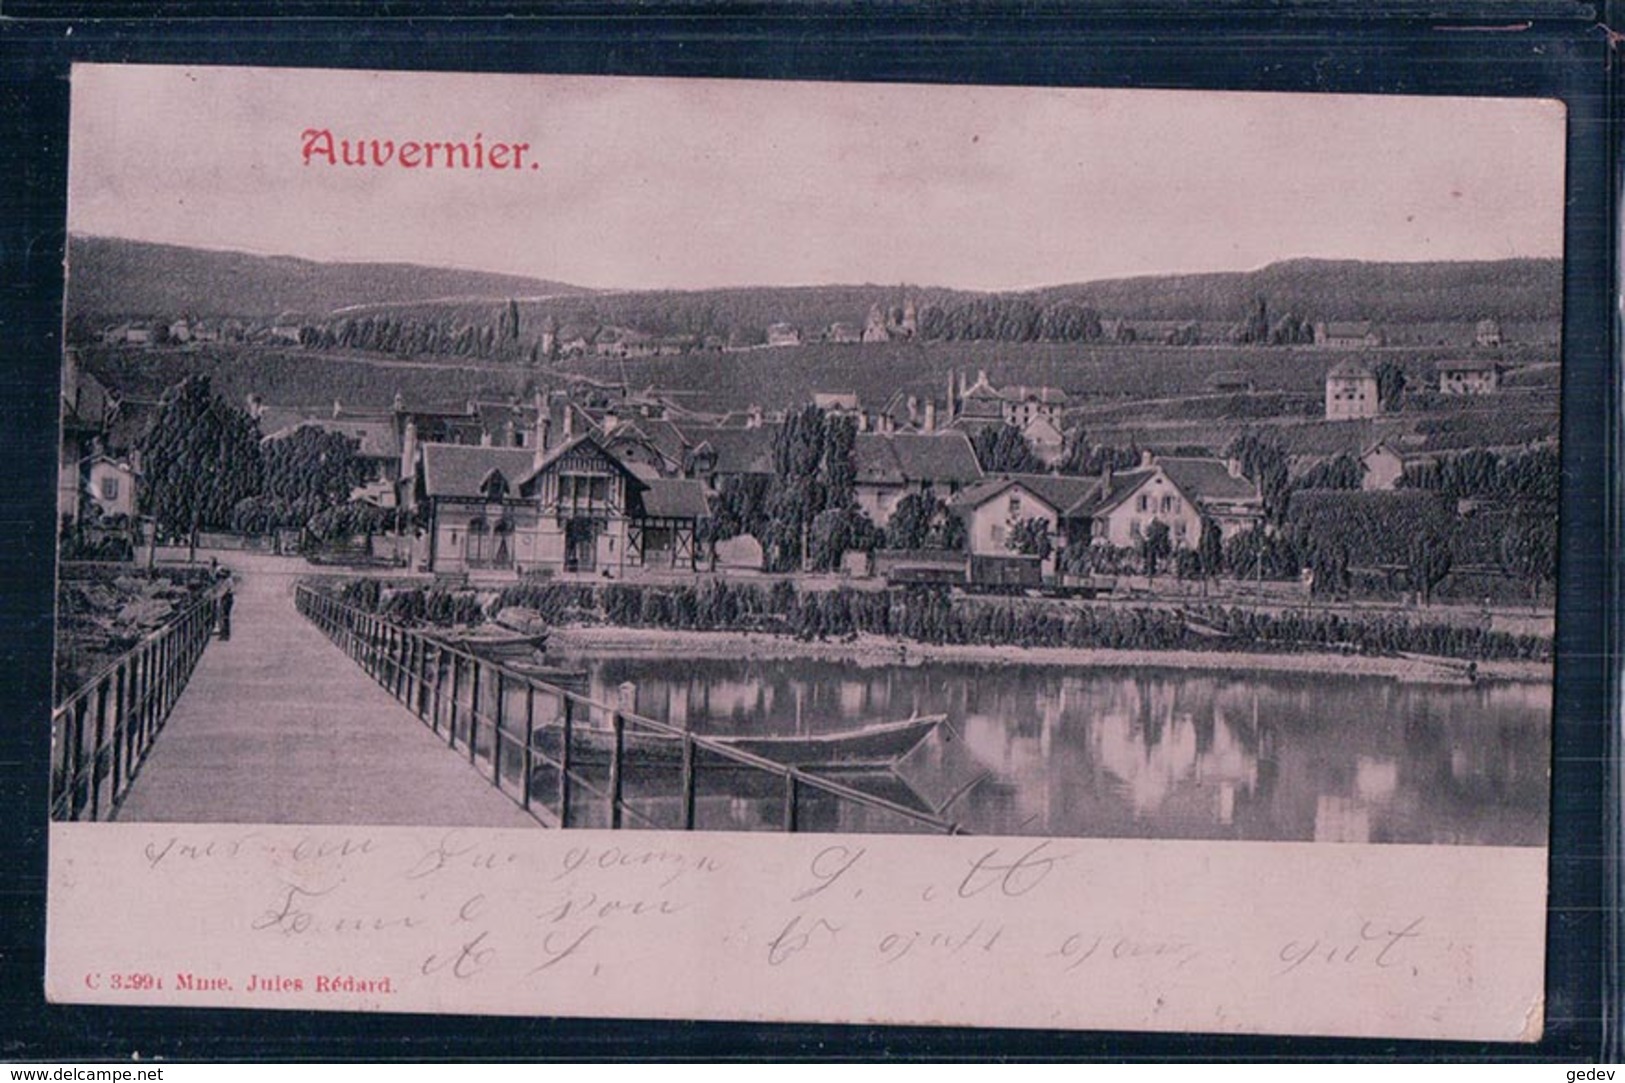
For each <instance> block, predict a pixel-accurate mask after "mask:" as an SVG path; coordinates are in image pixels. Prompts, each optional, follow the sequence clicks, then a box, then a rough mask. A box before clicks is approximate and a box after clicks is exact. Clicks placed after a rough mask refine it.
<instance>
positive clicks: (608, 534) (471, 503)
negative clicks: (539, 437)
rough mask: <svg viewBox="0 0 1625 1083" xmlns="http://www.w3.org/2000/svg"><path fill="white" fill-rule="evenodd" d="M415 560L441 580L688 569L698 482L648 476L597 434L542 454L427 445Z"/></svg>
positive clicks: (699, 505)
mask: <svg viewBox="0 0 1625 1083" xmlns="http://www.w3.org/2000/svg"><path fill="white" fill-rule="evenodd" d="M417 486H418V494H417V495H418V499H419V502H420V507H421V508H422V512H421V514H422V516H423V518H424V519H425V520H426V522H425V523H424V525H423V527H422V530H423V537H422V543H421V544H420V546H419V554H418V563H419V566H420V567H422V568H423V569H424V570H427V571H433V572H436V573H440V574H476V575H489V576H507V575H513V576H519V575H523V574H526V573H567V574H588V575H608V576H612V577H613V576H617V575H619V574H621V573H623V572H625V571H626V570H627V569H628V568H641V567H662V568H680V567H686V568H694V567H697V566H698V559H699V553H698V546H697V545H696V544H695V539H696V536H697V534H698V523H699V520H700V519H703V518H705V516H706V515H707V514H708V508H707V503H706V496H705V491H704V488H703V487H702V486H700V485H699V484H698V483H697V482H692V481H686V480H683V479H671V478H659V477H644V476H640V474H639V472H638V471H635V470H634V469H632V468H631V467H629V466H628V465H627V464H626V463H623V462H622V461H621V460H620V459H618V458H617V457H616V456H615V455H613V454H611V453H610V452H609V451H608V450H606V449H605V448H604V446H603V444H602V442H601V440H600V438H599V437H597V436H596V435H584V436H577V437H574V438H572V439H570V440H566V441H564V442H563V443H561V444H559V445H558V446H556V447H554V448H552V449H550V450H548V451H545V452H543V451H542V450H541V449H537V450H536V451H533V452H532V451H525V450H523V449H518V448H494V447H462V446H457V445H448V444H425V445H424V446H423V449H422V456H421V470H420V471H419V475H418V479H417Z"/></svg>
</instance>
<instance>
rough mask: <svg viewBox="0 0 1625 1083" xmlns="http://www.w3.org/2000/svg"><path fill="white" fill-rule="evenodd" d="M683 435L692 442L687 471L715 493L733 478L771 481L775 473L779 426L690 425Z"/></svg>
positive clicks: (688, 454)
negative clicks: (775, 453) (767, 479)
mask: <svg viewBox="0 0 1625 1083" xmlns="http://www.w3.org/2000/svg"><path fill="white" fill-rule="evenodd" d="M683 432H684V435H686V436H687V437H688V439H689V440H690V441H691V443H690V445H689V448H688V451H687V453H686V462H685V463H684V466H683V472H684V473H685V474H687V475H688V476H689V477H691V478H694V479H696V480H698V481H703V482H705V483H706V484H707V485H708V486H710V487H711V489H712V490H713V491H715V490H716V489H717V488H719V487H721V485H722V483H723V482H725V481H727V480H728V479H729V478H731V477H753V476H754V477H768V478H771V477H772V476H773V474H774V469H773V445H774V442H775V440H776V438H777V435H778V429H777V428H776V427H770V426H766V425H756V426H747V427H742V428H741V427H735V426H715V427H701V426H689V427H687V428H685V429H684V430H683Z"/></svg>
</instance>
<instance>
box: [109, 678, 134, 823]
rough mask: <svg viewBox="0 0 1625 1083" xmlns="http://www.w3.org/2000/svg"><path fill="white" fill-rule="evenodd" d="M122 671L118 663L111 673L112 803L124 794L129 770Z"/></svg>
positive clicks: (128, 726)
mask: <svg viewBox="0 0 1625 1083" xmlns="http://www.w3.org/2000/svg"><path fill="white" fill-rule="evenodd" d="M124 670H125V663H124V662H120V663H119V664H118V668H117V669H115V670H114V672H113V794H112V797H113V801H114V803H115V804H116V803H117V802H118V799H119V795H120V794H122V793H123V792H124V783H125V780H126V776H127V774H128V772H129V769H130V749H129V742H130V724H129V721H128V719H126V718H125V716H124V714H125V712H124Z"/></svg>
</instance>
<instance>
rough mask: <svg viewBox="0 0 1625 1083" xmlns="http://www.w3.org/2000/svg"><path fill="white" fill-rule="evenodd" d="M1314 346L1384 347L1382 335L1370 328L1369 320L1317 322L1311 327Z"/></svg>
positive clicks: (1335, 347)
mask: <svg viewBox="0 0 1625 1083" xmlns="http://www.w3.org/2000/svg"><path fill="white" fill-rule="evenodd" d="M1313 331H1314V335H1315V345H1316V346H1325V347H1327V348H1329V349H1345V350H1349V349H1353V350H1364V349H1374V348H1376V347H1378V346H1382V345H1385V344H1386V342H1387V339H1386V338H1385V337H1384V336H1383V333H1382V332H1381V331H1379V330H1377V329H1376V328H1375V327H1373V326H1372V324H1371V321H1370V320H1359V321H1356V322H1352V323H1328V322H1319V323H1316V324H1315V325H1314V327H1313Z"/></svg>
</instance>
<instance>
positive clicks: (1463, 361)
mask: <svg viewBox="0 0 1625 1083" xmlns="http://www.w3.org/2000/svg"><path fill="white" fill-rule="evenodd" d="M1433 367H1434V368H1436V369H1438V370H1439V371H1440V372H1496V371H1498V370H1499V369H1500V368H1501V366H1500V364H1498V363H1497V362H1495V361H1492V360H1490V359H1489V358H1487V357H1465V358H1458V359H1456V360H1454V361H1440V362H1438V363H1436V364H1435V365H1434V366H1433Z"/></svg>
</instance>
